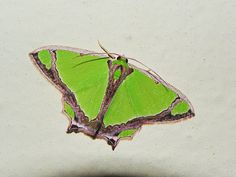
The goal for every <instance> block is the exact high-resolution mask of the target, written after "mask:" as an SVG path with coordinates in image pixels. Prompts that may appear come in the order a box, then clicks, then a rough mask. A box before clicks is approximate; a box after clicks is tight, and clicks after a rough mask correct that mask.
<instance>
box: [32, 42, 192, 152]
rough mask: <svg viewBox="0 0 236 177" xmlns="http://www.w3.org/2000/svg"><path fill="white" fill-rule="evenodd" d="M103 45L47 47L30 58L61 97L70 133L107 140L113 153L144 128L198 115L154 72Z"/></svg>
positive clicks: (34, 52) (37, 50) (35, 52)
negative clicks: (98, 50) (98, 49)
mask: <svg viewBox="0 0 236 177" xmlns="http://www.w3.org/2000/svg"><path fill="white" fill-rule="evenodd" d="M99 45H100V44H99ZM100 47H101V48H102V49H103V50H104V51H105V52H104V53H96V52H92V51H88V50H83V49H77V48H71V47H63V46H46V47H42V48H39V49H36V50H34V51H33V52H31V53H30V54H29V55H30V58H31V59H32V61H33V63H34V64H35V65H36V66H37V68H38V69H39V70H40V71H41V72H42V73H43V74H44V76H46V78H47V79H48V80H49V81H50V82H51V83H53V84H54V85H55V86H56V87H57V88H58V89H59V90H60V92H61V93H62V101H63V112H64V113H65V114H66V115H67V117H68V119H69V126H68V128H67V133H72V132H75V133H79V132H82V133H84V134H86V135H88V136H90V137H92V138H94V139H104V140H106V142H107V143H108V144H109V145H111V146H112V149H113V150H114V149H115V147H116V146H117V144H118V143H119V141H120V140H122V139H132V138H133V136H134V134H135V133H136V132H137V131H138V130H140V128H141V127H142V125H144V124H153V123H170V122H177V121H181V120H185V119H188V118H191V117H193V116H194V110H193V107H192V105H191V103H190V102H189V100H188V99H187V98H186V96H184V95H183V94H182V93H181V92H180V91H179V90H177V89H176V88H174V87H173V86H171V85H170V84H168V83H167V82H165V81H164V80H163V79H162V78H161V77H160V76H159V75H158V74H156V73H155V72H154V71H153V70H151V69H150V68H148V67H146V66H145V65H143V64H141V63H140V62H139V61H137V60H135V59H132V58H128V57H124V56H122V55H119V54H115V53H109V52H108V51H107V50H106V49H105V48H104V47H102V46H101V45H100ZM137 65H141V66H140V67H138V66H137Z"/></svg>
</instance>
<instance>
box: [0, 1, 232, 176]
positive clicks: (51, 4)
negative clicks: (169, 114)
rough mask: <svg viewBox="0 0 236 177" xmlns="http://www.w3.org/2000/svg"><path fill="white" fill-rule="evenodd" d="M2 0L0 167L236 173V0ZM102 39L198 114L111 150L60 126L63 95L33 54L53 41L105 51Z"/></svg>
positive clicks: (7, 172)
mask: <svg viewBox="0 0 236 177" xmlns="http://www.w3.org/2000/svg"><path fill="white" fill-rule="evenodd" d="M0 2H1V6H0V14H1V16H0V26H1V33H0V39H1V43H0V62H1V64H0V78H1V83H0V91H1V92H0V98H1V99H0V121H1V123H0V140H1V145H0V159H1V160H0V172H1V175H0V176H3V177H13V176H14V177H15V176H17V177H26V176H29V174H30V176H32V177H80V176H86V175H87V176H89V175H91V174H97V175H98V174H99V175H102V174H104V173H105V174H114V175H115V174H116V175H118V174H125V173H126V174H127V173H129V174H133V176H138V175H140V176H151V177H164V176H165V177H189V176H191V177H202V176H204V177H206V176H207V177H212V176H214V177H215V176H217V177H229V176H230V177H233V176H236V170H235V163H236V158H235V154H236V150H235V149H236V141H235V140H236V127H235V123H236V122H235V121H236V119H235V115H236V111H235V107H236V104H235V100H236V95H235V89H236V85H235V84H236V78H235V75H236V70H235V66H236V60H235V56H236V50H235V46H236V34H235V31H236V24H235V21H236V15H235V6H236V5H235V1H231V0H214V1H213V0H212V1H205V0H200V1H185V0H174V1H168V2H167V1H166V0H158V1H155V2H154V1H149V0H147V1H141V0H130V1H125V0H122V1H115V0H105V1H104V0H101V1H80V0H76V1H70V2H68V1H66V0H56V1H42V0H34V1H28V0H22V1H17V0H9V1H3V0H0ZM97 39H99V40H100V41H101V42H102V44H103V45H104V46H105V47H106V48H108V49H109V50H110V51H112V52H117V53H121V54H123V53H124V54H125V55H127V56H130V57H134V58H137V59H139V60H140V61H142V62H143V63H145V64H146V65H148V66H150V67H151V68H152V69H154V70H155V71H156V72H157V73H159V74H160V75H161V76H162V77H163V78H164V79H165V80H167V81H169V82H170V83H171V84H173V85H174V86H176V87H177V88H179V89H180V90H181V91H183V93H185V94H186V95H187V96H188V98H189V99H190V100H191V102H192V103H193V105H194V108H195V112H196V117H195V118H194V119H192V120H189V121H185V122H182V123H178V124H170V125H153V126H146V127H144V128H143V129H142V131H140V132H138V136H136V137H135V138H134V139H133V140H132V142H128V141H127V142H126V141H123V142H120V144H119V146H118V147H117V149H116V151H115V152H113V151H112V150H111V149H110V147H109V146H106V145H105V144H104V143H105V142H104V141H93V140H91V139H90V138H88V137H85V136H82V135H73V134H71V135H68V134H66V133H65V132H63V131H62V130H63V129H65V127H66V126H67V125H68V121H67V120H66V119H65V116H64V115H63V114H61V113H60V111H61V108H62V106H61V101H60V99H61V94H60V93H59V92H57V91H56V89H55V88H54V87H53V86H52V85H50V84H49V83H48V82H47V81H46V80H45V79H44V78H43V77H42V76H41V75H40V74H39V73H37V69H36V68H34V67H33V65H32V63H31V62H30V60H29V57H28V55H27V53H28V52H30V51H32V50H33V49H35V48H37V47H39V46H43V45H49V44H60V45H67V46H74V47H81V48H87V49H91V50H95V51H99V50H100V49H99V47H98V45H97V43H96V40H97ZM95 167H96V168H95ZM110 176H112V175H110ZM121 176H122V175H121Z"/></svg>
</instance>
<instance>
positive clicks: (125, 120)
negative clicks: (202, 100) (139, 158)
mask: <svg viewBox="0 0 236 177" xmlns="http://www.w3.org/2000/svg"><path fill="white" fill-rule="evenodd" d="M133 69H134V71H133V73H131V74H130V75H129V76H128V77H127V78H126V79H125V80H124V81H123V83H122V84H121V85H120V87H119V88H118V90H117V92H116V94H115V95H114V97H113V99H112V102H111V105H110V107H109V109H108V110H107V112H106V114H105V117H104V124H105V126H106V127H107V129H109V131H110V132H112V131H113V134H120V135H122V136H121V137H125V136H126V134H127V132H128V135H127V136H128V137H132V135H133V134H134V133H135V131H136V130H138V129H139V128H140V127H141V126H142V125H143V124H151V123H155V122H159V123H165V122H174V121H178V120H183V119H186V118H190V117H192V116H193V115H194V111H193V109H192V106H191V104H190V102H189V101H188V100H187V98H186V97H185V96H184V95H183V94H182V93H181V92H180V91H178V90H177V89H175V88H174V87H173V86H171V85H169V84H167V83H166V82H165V81H164V80H162V79H161V78H160V77H159V76H158V75H154V74H152V73H149V72H147V71H145V70H142V69H139V68H137V67H134V68H133ZM124 132H125V133H124Z"/></svg>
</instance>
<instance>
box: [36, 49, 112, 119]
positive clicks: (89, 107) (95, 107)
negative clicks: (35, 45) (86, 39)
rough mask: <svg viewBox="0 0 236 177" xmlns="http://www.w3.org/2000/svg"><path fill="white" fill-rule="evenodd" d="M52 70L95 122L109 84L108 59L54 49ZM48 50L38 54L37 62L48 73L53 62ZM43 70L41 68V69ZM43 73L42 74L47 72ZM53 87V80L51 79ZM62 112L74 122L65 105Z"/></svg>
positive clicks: (69, 108) (40, 51)
mask: <svg viewBox="0 0 236 177" xmlns="http://www.w3.org/2000/svg"><path fill="white" fill-rule="evenodd" d="M54 53H55V58H56V62H55V68H56V71H57V75H58V78H59V79H60V80H61V82H62V83H63V84H65V86H66V87H67V88H68V89H69V90H70V91H71V92H72V93H73V94H74V96H75V98H76V101H77V103H78V105H79V106H80V108H81V109H82V110H83V112H84V114H85V115H86V116H87V117H88V118H89V120H92V119H94V118H95V117H96V116H97V114H98V112H99V109H100V106H101V103H102V100H103V97H104V95H105V91H106V87H107V83H108V65H107V60H108V59H107V57H103V56H97V55H93V54H86V53H84V52H81V53H80V52H75V51H71V50H68V49H65V50H64V49H60V48H59V49H56V50H55V49H54ZM51 57H52V56H51V54H50V51H49V50H48V49H42V50H39V52H38V59H39V61H40V62H41V63H42V64H43V65H44V66H45V68H46V69H47V70H48V71H49V72H50V70H51V67H52V58H51ZM41 69H42V68H41ZM47 70H46V71H43V72H44V74H45V73H46V72H47ZM50 79H51V80H52V81H53V82H54V83H55V84H56V85H60V83H56V81H55V80H53V79H52V78H50ZM64 111H65V112H66V113H67V114H68V116H69V117H70V118H72V119H73V116H74V113H73V114H72V108H71V106H70V105H68V104H66V103H64Z"/></svg>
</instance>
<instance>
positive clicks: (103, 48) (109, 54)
mask: <svg viewBox="0 0 236 177" xmlns="http://www.w3.org/2000/svg"><path fill="white" fill-rule="evenodd" d="M98 45H99V47H101V49H102V50H103V51H104V52H105V53H106V54H107V55H108V56H109V57H110V58H112V59H115V57H114V56H112V55H111V53H110V52H109V51H108V50H107V49H105V47H103V46H102V44H101V43H100V42H99V40H98Z"/></svg>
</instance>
